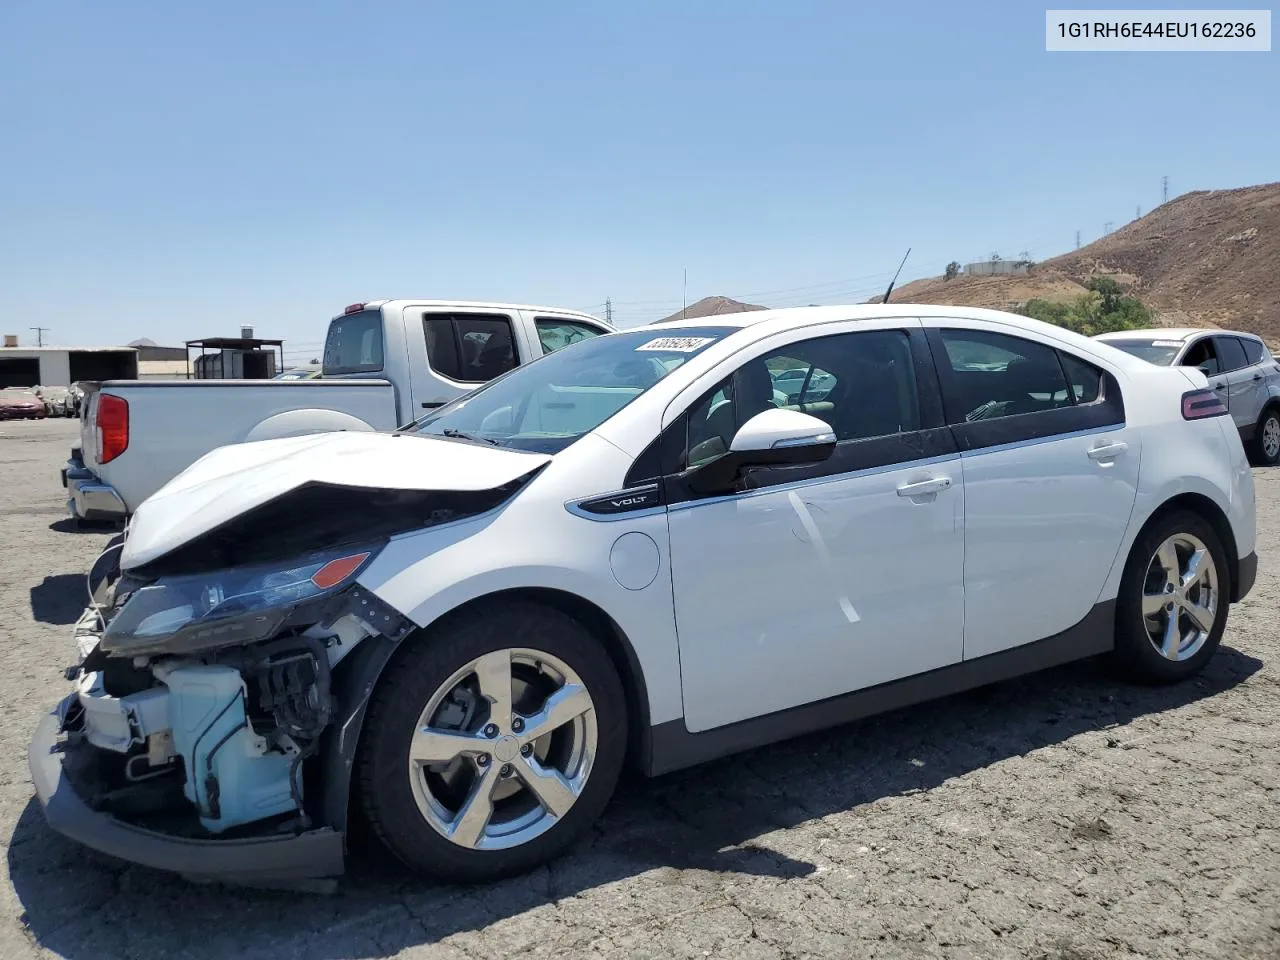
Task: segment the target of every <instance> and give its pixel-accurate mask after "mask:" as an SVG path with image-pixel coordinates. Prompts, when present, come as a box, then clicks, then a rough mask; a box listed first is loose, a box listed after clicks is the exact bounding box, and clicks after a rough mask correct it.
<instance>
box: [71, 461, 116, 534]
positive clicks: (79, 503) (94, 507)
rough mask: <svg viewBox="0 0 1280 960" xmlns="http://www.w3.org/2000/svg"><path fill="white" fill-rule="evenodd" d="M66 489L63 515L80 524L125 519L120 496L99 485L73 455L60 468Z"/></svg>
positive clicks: (104, 484)
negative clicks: (65, 505) (78, 521)
mask: <svg viewBox="0 0 1280 960" xmlns="http://www.w3.org/2000/svg"><path fill="white" fill-rule="evenodd" d="M62 485H63V486H64V487H66V488H67V495H68V496H67V512H68V513H69V514H71V516H73V517H76V518H78V519H80V520H123V519H124V518H125V517H127V516H128V515H129V508H128V507H126V506H125V505H124V500H122V499H121V498H120V494H118V493H116V492H115V490H114V489H113V488H112V487H111V485H110V484H107V483H103V482H102V481H101V480H99V479H98V478H97V476H95V475H94V473H93V471H92V470H90V469H89V468H88V467H86V466H85V465H84V461H83V460H80V459H79V458H78V457H77V456H76V455H75V453H74V452H73V453H72V455H71V459H69V460H68V461H67V462H66V465H65V466H64V467H63V468H62Z"/></svg>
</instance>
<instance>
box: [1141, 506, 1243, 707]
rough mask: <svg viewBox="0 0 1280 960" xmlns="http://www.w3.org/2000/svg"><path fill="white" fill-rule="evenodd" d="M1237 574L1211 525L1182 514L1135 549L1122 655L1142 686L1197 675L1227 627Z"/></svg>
mask: <svg viewBox="0 0 1280 960" xmlns="http://www.w3.org/2000/svg"><path fill="white" fill-rule="evenodd" d="M1230 596H1231V574H1230V569H1229V568H1228V566H1227V555H1226V551H1225V549H1224V548H1223V546H1222V541H1221V539H1220V538H1219V537H1218V534H1217V532H1216V531H1215V530H1214V529H1213V526H1212V525H1211V524H1209V523H1208V521H1206V520H1205V519H1204V518H1203V517H1201V516H1200V515H1198V514H1195V513H1191V512H1190V511H1186V510H1178V511H1175V512H1172V513H1169V514H1167V515H1166V516H1164V517H1162V518H1160V519H1159V520H1157V521H1156V522H1155V523H1154V524H1152V525H1151V526H1150V527H1149V528H1148V529H1147V530H1145V531H1144V532H1143V533H1142V535H1141V536H1139V537H1138V540H1137V542H1136V543H1134V545H1133V550H1132V551H1131V552H1130V554H1129V560H1128V563H1127V564H1126V566H1125V572H1124V576H1123V579H1122V580H1121V584H1120V595H1119V597H1118V604H1117V609H1116V655H1117V657H1118V659H1119V660H1120V662H1121V664H1122V665H1123V666H1124V667H1125V669H1126V671H1127V672H1128V673H1129V675H1130V676H1131V677H1133V678H1134V679H1135V680H1138V681H1140V682H1143V683H1173V682H1176V681H1178V680H1184V679H1186V678H1187V677H1190V676H1192V675H1194V674H1196V673H1199V672H1200V670H1201V669H1202V668H1203V667H1204V665H1205V664H1206V663H1207V662H1208V661H1209V658H1210V657H1212V656H1213V653H1214V651H1215V650H1216V649H1217V648H1218V644H1219V642H1220V641H1221V640H1222V633H1223V631H1224V630H1225V629H1226V626H1227V607H1228V603H1229V598H1230Z"/></svg>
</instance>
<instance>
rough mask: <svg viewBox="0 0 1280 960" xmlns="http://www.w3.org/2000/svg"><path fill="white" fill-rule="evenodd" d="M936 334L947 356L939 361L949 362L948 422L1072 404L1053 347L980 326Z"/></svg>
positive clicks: (983, 418) (960, 421)
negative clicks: (979, 328)
mask: <svg viewBox="0 0 1280 960" xmlns="http://www.w3.org/2000/svg"><path fill="white" fill-rule="evenodd" d="M939 335H940V338H941V340H942V344H943V346H944V347H945V349H946V356H945V357H944V358H938V359H939V360H944V361H945V362H946V363H947V364H948V365H949V366H950V371H949V373H950V376H948V377H946V378H945V379H946V381H947V389H946V391H945V393H946V396H945V400H946V406H947V419H948V420H949V421H950V422H952V423H962V422H973V421H975V420H993V419H996V418H999V417H1011V416H1017V415H1018V414H1023V413H1040V412H1042V411H1045V410H1056V409H1058V408H1059V407H1069V406H1073V405H1074V404H1075V402H1076V398H1075V396H1073V392H1072V390H1070V389H1068V386H1067V380H1066V377H1065V376H1064V375H1063V372H1062V364H1061V363H1059V361H1058V353H1057V351H1056V350H1054V349H1053V348H1052V347H1048V346H1045V345H1044V344H1041V343H1036V342H1034V341H1032V340H1024V339H1022V338H1021V337H1012V336H1008V335H1006V334H1002V333H988V332H986V331H980V330H945V329H944V330H940V331H939ZM1086 383H1087V381H1086ZM1083 386H1085V383H1082V387H1083Z"/></svg>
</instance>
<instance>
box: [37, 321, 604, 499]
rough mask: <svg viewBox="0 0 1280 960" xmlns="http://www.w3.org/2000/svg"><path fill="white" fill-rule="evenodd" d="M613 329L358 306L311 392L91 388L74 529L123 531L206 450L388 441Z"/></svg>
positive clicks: (158, 385) (70, 468)
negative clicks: (358, 434) (292, 440)
mask: <svg viewBox="0 0 1280 960" xmlns="http://www.w3.org/2000/svg"><path fill="white" fill-rule="evenodd" d="M611 332H613V328H612V327H610V326H609V324H607V323H605V322H604V321H603V320H600V319H598V318H596V317H593V316H590V315H589V314H584V313H578V312H577V311H573V310H561V309H556V308H552V307H530V306H519V305H514V304H504V303H475V302H446V301H441V300H377V301H371V302H368V303H355V304H352V305H351V306H349V307H347V308H346V310H345V311H343V313H342V314H341V315H339V316H336V317H334V318H333V319H332V320H331V321H330V322H329V331H328V334H327V336H326V337H325V345H324V360H323V369H322V376H321V377H319V378H317V379H314V380H107V381H105V382H103V383H101V384H90V385H88V391H87V393H86V396H85V399H84V404H83V406H82V410H81V424H80V445H79V446H73V447H72V449H71V458H70V459H69V460H68V461H67V464H66V466H65V467H63V470H62V484H63V486H64V487H66V488H67V494H68V500H67V509H68V512H69V513H70V514H71V516H72V517H73V518H75V519H76V520H78V521H82V522H112V521H118V520H122V519H124V518H125V517H127V516H129V515H130V514H132V513H133V511H134V510H135V509H137V507H138V505H139V504H140V503H142V501H143V500H145V499H146V498H147V497H149V496H150V495H151V494H152V493H154V492H155V491H156V490H158V489H160V487H162V486H163V485H164V484H165V483H167V482H168V481H169V480H171V479H173V478H174V477H175V476H177V475H178V474H179V473H181V472H182V471H183V470H185V469H186V468H187V467H189V466H190V465H191V464H193V463H195V461H197V460H199V459H200V458H201V457H202V456H204V455H205V454H206V453H208V452H209V451H210V450H213V449H216V448H217V447H221V446H225V445H227V444H231V443H246V442H252V441H255V440H271V439H275V438H278V437H291V436H298V435H300V434H306V433H324V432H328V431H338V430H392V429H394V428H395V427H397V426H399V425H401V424H405V423H409V422H410V421H413V420H416V419H418V418H419V417H421V416H422V415H423V414H425V413H426V412H427V411H429V410H431V409H433V408H435V407H439V406H443V405H444V404H445V403H448V402H449V401H451V400H453V399H455V398H457V397H460V396H462V395H463V394H465V393H469V392H470V391H471V390H473V389H475V388H476V387H477V386H479V385H480V384H482V383H485V382H487V381H489V380H492V379H493V378H494V377H496V376H498V375H499V374H502V373H505V372H506V371H508V370H510V369H512V368H513V367H515V366H517V365H519V364H522V363H528V362H530V361H532V360H535V359H537V358H538V357H540V356H542V355H543V354H546V353H550V352H551V351H553V350H557V349H559V348H560V347H563V346H566V345H567V344H570V343H573V342H575V341H577V340H583V339H586V338H587V337H594V336H598V335H600V334H603V333H611Z"/></svg>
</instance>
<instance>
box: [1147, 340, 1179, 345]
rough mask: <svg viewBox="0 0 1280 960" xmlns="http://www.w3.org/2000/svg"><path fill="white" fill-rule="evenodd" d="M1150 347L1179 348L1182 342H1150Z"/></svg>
mask: <svg viewBox="0 0 1280 960" xmlns="http://www.w3.org/2000/svg"><path fill="white" fill-rule="evenodd" d="M1151 345H1152V346H1153V347H1180V346H1182V341H1181V340H1152V341H1151Z"/></svg>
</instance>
